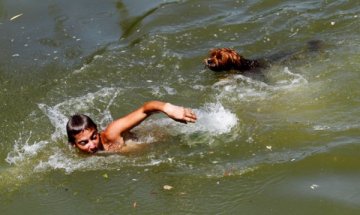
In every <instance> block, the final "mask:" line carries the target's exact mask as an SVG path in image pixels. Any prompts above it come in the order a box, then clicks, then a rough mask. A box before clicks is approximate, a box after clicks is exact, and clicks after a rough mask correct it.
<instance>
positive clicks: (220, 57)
mask: <svg viewBox="0 0 360 215" xmlns="http://www.w3.org/2000/svg"><path fill="white" fill-rule="evenodd" d="M322 45H323V44H322V41H319V40H312V41H309V42H308V43H307V47H306V49H305V50H296V51H287V52H280V53H276V54H274V55H272V56H269V57H265V58H261V59H255V60H251V59H246V58H244V57H243V56H242V55H240V54H238V53H237V52H236V51H235V50H234V49H230V48H216V49H212V50H211V51H210V56H209V57H208V58H206V59H204V63H205V66H206V67H208V68H209V69H211V70H212V71H216V72H219V71H229V70H237V71H240V72H246V71H250V72H252V71H253V70H255V69H262V68H267V67H269V66H270V65H271V62H282V61H286V60H289V59H291V58H293V57H295V56H296V55H299V54H301V53H303V52H304V51H310V52H314V51H319V50H320V49H321V47H322Z"/></svg>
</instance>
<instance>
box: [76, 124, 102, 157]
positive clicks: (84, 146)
mask: <svg viewBox="0 0 360 215" xmlns="http://www.w3.org/2000/svg"><path fill="white" fill-rule="evenodd" d="M75 145H76V146H77V147H78V148H79V149H80V150H81V151H83V152H87V153H91V154H93V153H95V152H97V151H99V150H103V146H102V144H101V140H100V134H99V133H98V131H97V130H96V129H86V130H83V131H82V132H80V133H79V134H77V135H75Z"/></svg>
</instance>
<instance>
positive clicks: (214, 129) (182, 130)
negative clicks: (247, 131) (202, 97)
mask: <svg viewBox="0 0 360 215" xmlns="http://www.w3.org/2000/svg"><path fill="white" fill-rule="evenodd" d="M193 111H194V112H195V114H196V115H197V118H198V119H197V121H196V123H188V124H186V125H184V124H181V123H178V122H174V121H173V120H171V119H168V118H162V119H158V120H151V121H149V122H145V123H144V124H148V123H152V124H157V125H159V126H161V127H163V128H164V129H167V130H170V131H169V132H170V133H172V134H175V135H177V134H194V133H206V134H207V135H210V136H216V135H219V134H225V133H229V132H230V131H231V129H233V128H234V127H235V126H236V125H237V123H238V118H237V116H236V114H234V113H232V112H231V111H230V110H228V109H226V108H224V106H223V105H222V104H221V103H219V102H218V103H208V104H205V105H204V106H203V107H201V108H200V109H193ZM147 126H150V125H147Z"/></svg>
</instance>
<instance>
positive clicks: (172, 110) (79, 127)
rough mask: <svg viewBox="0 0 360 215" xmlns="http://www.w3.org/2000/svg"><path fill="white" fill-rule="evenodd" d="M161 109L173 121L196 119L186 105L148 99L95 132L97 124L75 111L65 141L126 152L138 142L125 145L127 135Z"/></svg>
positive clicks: (83, 147) (84, 147)
mask: <svg viewBox="0 0 360 215" xmlns="http://www.w3.org/2000/svg"><path fill="white" fill-rule="evenodd" d="M159 111H160V112H163V113H164V114H166V115H167V116H168V117H170V118H172V119H173V120H175V121H178V122H182V123H188V122H192V123H193V122H195V121H196V115H195V114H194V112H193V111H192V110H191V109H189V108H184V107H180V106H176V105H172V104H170V103H164V102H160V101H150V102H147V103H145V104H144V105H143V106H141V107H140V108H138V109H137V110H135V111H133V112H131V113H129V114H128V115H126V116H124V117H122V118H119V119H116V120H114V121H113V122H111V123H110V124H109V125H108V126H107V127H106V128H105V130H104V131H102V132H98V129H97V126H96V124H95V123H94V122H93V121H92V120H91V118H90V117H88V116H86V115H83V114H76V115H73V116H71V117H70V119H69V121H68V123H67V125H66V131H67V135H68V141H69V143H70V144H71V145H73V146H75V147H77V148H78V149H80V150H81V151H83V152H87V153H95V152H97V151H108V152H119V153H129V152H133V151H136V150H138V149H139V148H140V147H139V145H141V144H127V143H126V135H127V134H128V133H129V131H130V130H131V129H132V128H134V127H136V126H137V125H139V124H140V123H141V122H142V121H144V120H145V119H146V118H147V117H149V116H150V115H151V114H153V113H156V112H159Z"/></svg>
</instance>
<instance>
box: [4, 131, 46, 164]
mask: <svg viewBox="0 0 360 215" xmlns="http://www.w3.org/2000/svg"><path fill="white" fill-rule="evenodd" d="M30 138H31V133H30V134H29V137H28V138H27V139H26V140H23V137H22V135H20V137H19V139H18V140H16V141H15V144H14V149H13V150H12V151H11V152H9V153H8V154H7V156H6V159H5V161H6V162H7V163H9V164H18V163H20V162H22V161H24V160H25V159H28V158H31V157H34V156H35V155H37V154H38V152H39V151H40V150H41V149H43V148H44V147H45V146H46V145H47V144H48V143H49V142H47V141H39V142H34V143H33V144H30V143H29V140H30Z"/></svg>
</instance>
